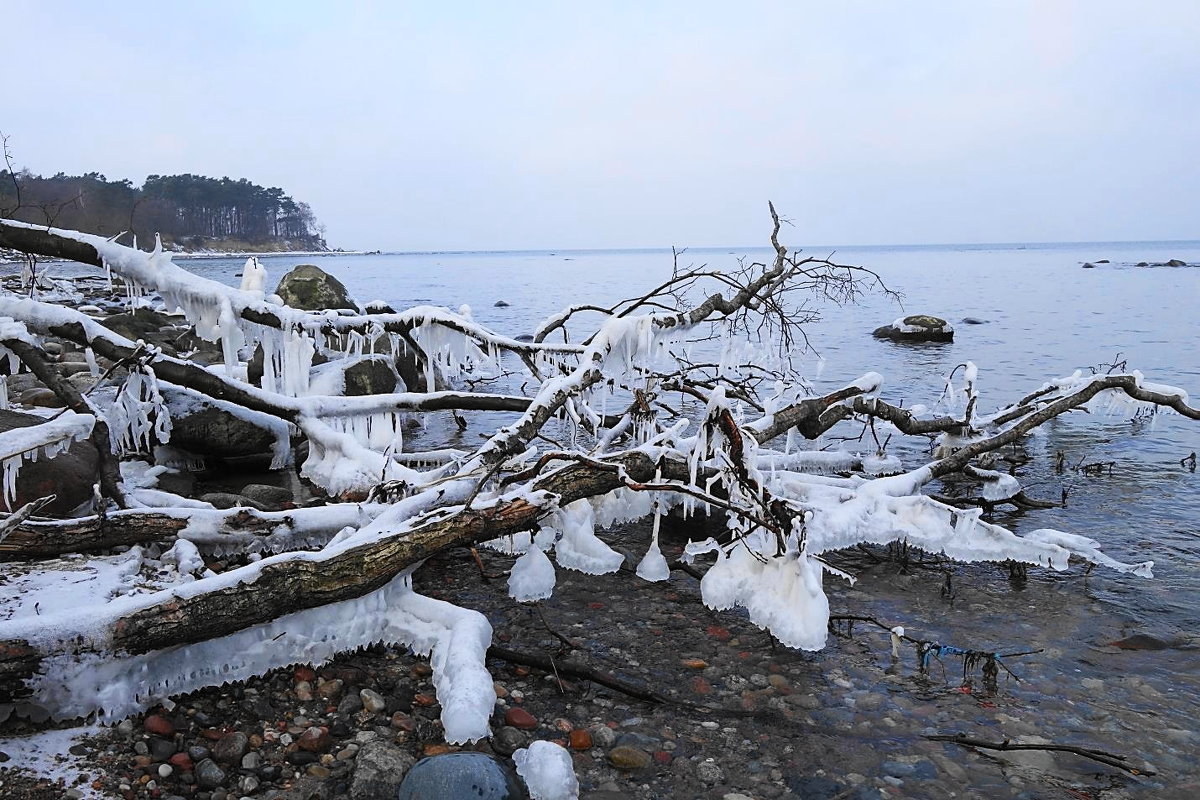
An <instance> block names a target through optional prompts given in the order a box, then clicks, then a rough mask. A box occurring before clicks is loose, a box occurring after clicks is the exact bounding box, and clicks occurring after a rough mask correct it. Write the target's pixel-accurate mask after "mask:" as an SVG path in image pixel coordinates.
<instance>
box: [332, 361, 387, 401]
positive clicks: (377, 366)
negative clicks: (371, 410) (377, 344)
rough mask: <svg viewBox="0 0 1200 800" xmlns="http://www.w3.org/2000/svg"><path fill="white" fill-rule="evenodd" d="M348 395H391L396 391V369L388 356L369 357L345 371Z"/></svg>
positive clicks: (356, 362)
mask: <svg viewBox="0 0 1200 800" xmlns="http://www.w3.org/2000/svg"><path fill="white" fill-rule="evenodd" d="M344 376H345V379H346V394H347V395H348V396H351V397H353V396H356V395H364V394H390V393H391V392H394V391H396V368H395V367H394V366H392V360H391V359H390V358H388V357H387V356H368V357H366V358H363V359H360V360H358V361H355V362H354V363H352V364H351V365H350V366H348V367H346V370H345V375H344Z"/></svg>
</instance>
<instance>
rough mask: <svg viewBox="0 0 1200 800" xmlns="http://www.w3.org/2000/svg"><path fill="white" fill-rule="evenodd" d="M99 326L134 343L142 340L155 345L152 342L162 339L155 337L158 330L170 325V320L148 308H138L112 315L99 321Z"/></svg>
mask: <svg viewBox="0 0 1200 800" xmlns="http://www.w3.org/2000/svg"><path fill="white" fill-rule="evenodd" d="M100 324H101V325H103V326H104V327H106V328H108V329H109V330H110V331H112V332H113V333H119V334H121V335H122V336H124V337H125V338H126V339H132V340H133V341H135V342H136V341H137V340H138V339H142V340H144V341H147V342H151V343H153V344H157V342H154V341H153V340H154V339H155V338H162V337H156V336H155V335H156V334H158V332H159V330H160V329H162V328H165V327H167V326H169V325H171V318H170V317H168V316H167V315H166V314H162V313H160V312H158V311H154V310H153V309H150V308H138V309H134V310H133V311H131V312H126V313H124V314H113V315H112V316H111V317H109V318H107V319H103V320H101V321H100Z"/></svg>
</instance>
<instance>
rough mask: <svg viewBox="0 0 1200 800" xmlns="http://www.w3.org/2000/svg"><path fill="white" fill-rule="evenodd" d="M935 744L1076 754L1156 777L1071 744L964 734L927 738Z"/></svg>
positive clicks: (1121, 759) (1115, 757) (1115, 758)
mask: <svg viewBox="0 0 1200 800" xmlns="http://www.w3.org/2000/svg"><path fill="white" fill-rule="evenodd" d="M925 738H926V739H929V740H931V741H934V742H950V743H952V744H960V745H962V746H963V747H978V748H980V749H983V750H1049V751H1051V752H1059V753H1074V754H1075V755H1077V756H1083V757H1084V758H1090V759H1091V760H1092V761H1099V762H1100V763H1101V764H1107V765H1108V766H1110V767H1116V768H1117V769H1123V770H1125V771H1126V772H1129V773H1132V774H1134V775H1154V774H1155V773H1153V772H1150V771H1147V770H1142V769H1137V768H1136V767H1132V766H1130V765H1129V764H1127V763H1126V761H1127V760H1128V759H1127V758H1126V757H1125V756H1122V755H1115V754H1113V753H1106V752H1105V751H1103V750H1093V749H1091V748H1088V747H1075V746H1074V745H1069V744H1023V743H1018V742H1010V741H1009V740H1008V739H1005V740H1004V741H1002V742H987V741H984V740H983V739H973V738H971V737H969V736H967V735H965V734H962V733H955V734H935V735H930V736H926V737H925Z"/></svg>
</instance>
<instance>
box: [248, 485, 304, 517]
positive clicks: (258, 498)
mask: <svg viewBox="0 0 1200 800" xmlns="http://www.w3.org/2000/svg"><path fill="white" fill-rule="evenodd" d="M240 494H241V495H242V497H247V498H249V499H251V500H253V501H254V502H256V503H258V504H259V505H262V506H264V507H265V508H267V509H268V510H270V511H280V510H282V509H283V507H284V506H285V505H287V504H291V503H295V501H296V498H295V497H294V496H293V495H292V491H291V489H285V488H283V487H282V486H272V485H270V484H268V483H248V484H246V485H245V486H243V487H242V491H241V493H240Z"/></svg>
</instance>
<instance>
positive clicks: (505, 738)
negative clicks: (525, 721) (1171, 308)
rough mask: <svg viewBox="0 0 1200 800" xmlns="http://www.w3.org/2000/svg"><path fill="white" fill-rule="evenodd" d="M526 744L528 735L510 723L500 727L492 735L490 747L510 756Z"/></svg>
mask: <svg viewBox="0 0 1200 800" xmlns="http://www.w3.org/2000/svg"><path fill="white" fill-rule="evenodd" d="M526 744H528V737H526V735H525V734H524V733H523V732H521V731H519V730H517V729H516V728H514V727H512V726H511V725H505V726H503V727H501V728H500V730H498V731H496V734H495V735H494V736H492V749H493V750H495V751H496V752H497V753H499V754H500V755H502V756H511V755H512V754H513V753H514V752H515V751H517V750H520V749H521V748H522V747H524V746H525V745H526Z"/></svg>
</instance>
